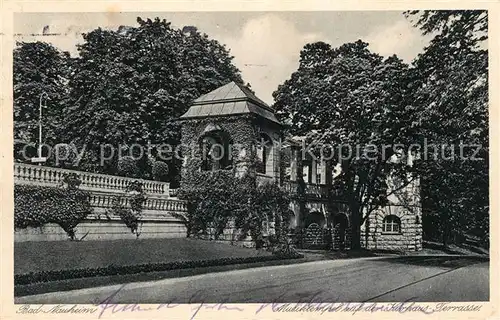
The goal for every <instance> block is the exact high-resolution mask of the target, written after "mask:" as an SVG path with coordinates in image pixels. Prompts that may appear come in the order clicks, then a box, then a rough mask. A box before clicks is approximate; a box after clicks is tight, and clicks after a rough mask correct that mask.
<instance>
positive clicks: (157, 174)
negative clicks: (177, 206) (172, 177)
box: [151, 161, 169, 181]
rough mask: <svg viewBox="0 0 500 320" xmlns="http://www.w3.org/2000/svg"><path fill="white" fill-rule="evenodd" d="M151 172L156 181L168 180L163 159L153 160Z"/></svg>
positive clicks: (166, 167) (166, 165)
mask: <svg viewBox="0 0 500 320" xmlns="http://www.w3.org/2000/svg"><path fill="white" fill-rule="evenodd" d="M151 171H152V174H153V179H154V180H156V181H167V180H168V172H169V171H168V164H166V163H165V162H163V161H155V162H154V163H153V168H152V169H151Z"/></svg>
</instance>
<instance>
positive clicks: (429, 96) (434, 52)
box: [406, 11, 489, 244]
mask: <svg viewBox="0 0 500 320" xmlns="http://www.w3.org/2000/svg"><path fill="white" fill-rule="evenodd" d="M406 15H407V17H408V18H409V19H411V20H412V21H413V22H414V23H415V26H416V27H418V28H420V29H421V30H422V32H423V33H425V34H433V35H434V37H433V39H432V40H431V42H430V44H429V45H428V46H427V47H426V48H425V50H424V52H423V53H422V54H420V55H419V56H418V57H417V59H415V61H414V63H413V66H414V68H413V73H414V78H415V79H416V81H415V82H414V86H413V90H412V92H411V94H412V100H413V101H414V102H413V104H414V106H415V108H416V110H417V111H418V112H417V113H416V114H415V115H416V117H415V121H417V122H418V123H419V125H418V127H419V130H418V135H419V140H420V141H421V142H422V143H423V141H424V139H426V140H427V143H428V144H431V143H432V144H434V145H436V146H445V150H444V152H443V151H442V150H439V151H438V153H439V154H438V156H437V157H435V158H434V157H431V155H429V154H428V155H427V159H422V160H423V161H420V162H419V163H418V165H417V166H416V169H418V171H419V174H420V175H421V176H422V181H423V190H422V191H423V192H422V196H423V199H422V200H423V206H424V213H425V215H424V217H425V219H424V232H425V233H427V234H428V235H429V236H430V237H434V238H435V237H436V236H439V237H440V238H441V240H442V242H443V243H444V244H447V243H448V242H449V241H453V240H454V238H455V237H456V235H461V234H464V233H472V234H475V235H477V236H480V237H482V238H483V239H485V240H487V236H488V226H489V224H488V217H489V214H488V210H489V205H488V202H489V196H488V193H489V190H488V180H489V179H488V162H489V156H488V150H489V147H488V145H489V143H488V50H487V43H486V40H487V39H488V16H487V12H486V11H411V12H407V13H406ZM461 144H462V145H463V146H462V147H461V148H462V150H463V156H461V155H460V145H461ZM468 146H469V147H468ZM475 146H478V147H479V146H480V147H479V148H476V147H475ZM452 149H453V151H452ZM476 149H478V152H477V154H474V153H476ZM443 155H444V157H443ZM472 156H474V157H472Z"/></svg>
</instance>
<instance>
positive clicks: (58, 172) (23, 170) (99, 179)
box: [14, 163, 170, 197]
mask: <svg viewBox="0 0 500 320" xmlns="http://www.w3.org/2000/svg"><path fill="white" fill-rule="evenodd" d="M72 173H75V174H77V175H78V176H79V178H80V180H81V182H82V183H81V185H80V188H81V189H83V190H88V191H106V192H116V193H122V192H123V191H124V190H125V188H126V187H127V186H128V185H129V184H130V183H131V182H133V181H139V182H141V183H142V185H143V189H144V191H145V193H146V194H149V195H162V196H167V197H169V196H170V195H169V183H168V182H161V181H151V180H143V179H134V178H127V177H119V176H111V175H106V174H99V173H91V172H84V171H77V170H68V169H61V168H53V167H46V166H36V165H30V164H24V163H16V164H14V182H15V183H16V184H34V185H42V186H57V185H61V184H62V183H63V179H64V176H65V175H67V174H72Z"/></svg>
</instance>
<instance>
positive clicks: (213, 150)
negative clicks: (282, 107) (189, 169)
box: [200, 131, 232, 171]
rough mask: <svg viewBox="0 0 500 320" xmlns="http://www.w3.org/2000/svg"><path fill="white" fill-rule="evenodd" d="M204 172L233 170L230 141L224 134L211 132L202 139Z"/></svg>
mask: <svg viewBox="0 0 500 320" xmlns="http://www.w3.org/2000/svg"><path fill="white" fill-rule="evenodd" d="M200 148H201V151H202V165H201V169H202V170H203V171H214V170H220V169H223V170H227V169H231V168H232V155H231V148H230V143H229V139H228V138H227V137H226V136H225V135H224V134H223V133H222V132H216V131H214V132H210V133H208V134H206V135H204V136H203V137H202V138H201V139H200Z"/></svg>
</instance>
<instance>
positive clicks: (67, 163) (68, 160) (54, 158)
mask: <svg viewBox="0 0 500 320" xmlns="http://www.w3.org/2000/svg"><path fill="white" fill-rule="evenodd" d="M77 157H78V152H77V149H76V146H74V145H72V144H67V143H59V144H56V145H55V147H54V152H53V153H52V155H51V158H50V159H49V161H50V162H51V163H53V164H54V165H56V166H60V167H63V168H70V167H72V166H73V163H74V162H75V161H76V159H77Z"/></svg>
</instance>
